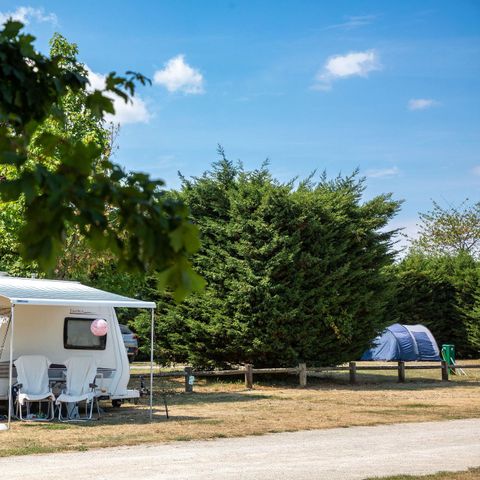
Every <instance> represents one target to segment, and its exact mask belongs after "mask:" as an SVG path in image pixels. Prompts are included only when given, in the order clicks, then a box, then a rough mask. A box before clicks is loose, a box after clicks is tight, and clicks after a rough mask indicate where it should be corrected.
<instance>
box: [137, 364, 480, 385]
mask: <svg viewBox="0 0 480 480" xmlns="http://www.w3.org/2000/svg"><path fill="white" fill-rule="evenodd" d="M453 368H455V369H465V368H477V369H480V365H455V366H454V367H453V366H452V365H450V366H449V365H448V364H447V362H444V361H442V362H438V363H435V362H432V364H430V365H417V364H415V365H411V364H408V363H406V362H401V361H400V362H398V363H397V364H396V365H357V363H356V362H350V363H349V364H348V366H339V367H310V368H307V365H306V364H305V363H300V364H299V365H298V367H294V368H253V365H250V364H247V365H245V366H244V368H239V369H235V370H193V368H192V367H185V368H184V369H183V370H178V371H173V372H160V373H154V374H153V376H154V377H155V378H168V377H169V378H175V377H177V378H178V377H184V379H185V392H187V393H191V392H193V384H194V378H195V377H222V376H234V375H242V376H244V378H245V388H248V389H251V388H253V375H254V374H257V375H258V374H268V375H276V374H282V375H297V376H298V383H299V385H300V387H306V386H307V379H308V377H319V376H321V375H322V374H323V373H325V372H348V373H349V380H350V384H352V385H355V384H356V383H357V372H361V371H382V370H395V371H396V372H397V375H398V381H399V382H400V383H403V382H405V379H406V371H407V370H438V371H439V373H441V380H442V381H444V382H448V381H449V376H450V371H451V370H452V369H453ZM130 376H131V377H132V378H140V377H145V376H146V375H144V374H138V373H137V374H132V375H130Z"/></svg>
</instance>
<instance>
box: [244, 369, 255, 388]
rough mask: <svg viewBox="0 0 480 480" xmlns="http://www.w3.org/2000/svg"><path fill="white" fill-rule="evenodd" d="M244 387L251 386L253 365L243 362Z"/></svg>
mask: <svg viewBox="0 0 480 480" xmlns="http://www.w3.org/2000/svg"><path fill="white" fill-rule="evenodd" d="M245 388H248V389H249V390H251V389H252V388H253V365H252V364H250V363H247V364H245Z"/></svg>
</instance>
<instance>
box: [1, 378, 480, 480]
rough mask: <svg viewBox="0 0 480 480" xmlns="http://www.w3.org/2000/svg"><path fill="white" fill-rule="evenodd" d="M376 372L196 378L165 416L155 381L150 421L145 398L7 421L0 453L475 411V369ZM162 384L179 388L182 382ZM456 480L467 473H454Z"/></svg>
mask: <svg viewBox="0 0 480 480" xmlns="http://www.w3.org/2000/svg"><path fill="white" fill-rule="evenodd" d="M383 373H385V372H381V374H379V375H373V376H372V375H366V376H363V374H361V376H360V378H361V379H362V381H363V383H360V384H359V385H357V386H355V387H350V386H348V385H347V384H346V383H345V381H344V380H343V379H340V378H339V376H338V375H332V376H330V377H328V378H326V379H310V378H309V387H308V388H307V389H300V388H298V387H297V386H296V381H297V379H296V378H295V377H291V379H284V380H282V381H281V380H280V379H279V378H278V377H277V379H270V380H269V381H268V382H267V381H266V380H265V379H264V380H265V381H264V382H263V383H262V382H261V380H262V378H256V379H255V382H256V384H255V389H254V390H252V391H247V390H245V389H244V386H243V384H242V383H241V382H240V381H236V382H233V383H227V382H224V383H221V382H217V381H214V380H211V381H209V382H206V381H205V380H199V381H198V382H197V383H196V385H195V393H194V394H190V395H187V394H183V393H175V394H172V395H170V396H169V397H168V403H169V407H170V414H171V418H170V420H167V419H166V418H165V414H164V411H163V406H162V403H161V396H160V395H159V392H160V390H159V388H160V385H159V383H157V384H156V391H155V393H156V395H155V401H154V405H155V408H154V412H155V414H154V421H153V422H152V423H150V422H149V421H148V408H147V406H146V403H147V402H146V401H145V400H142V402H141V404H140V405H137V406H135V405H130V404H125V405H123V406H122V407H121V408H120V409H112V408H106V410H105V414H104V415H103V417H102V419H101V420H100V421H95V422H91V423H89V424H58V423H51V424H31V423H30V424H25V423H20V422H15V423H13V424H12V429H11V431H9V432H2V433H1V434H0V437H1V438H2V442H1V443H0V456H7V455H19V454H29V453H46V452H56V451H63V450H86V449H90V448H99V447H108V446H119V445H136V444H141V443H158V442H171V441H181V440H193V439H211V438H218V437H232V436H244V435H261V434H265V433H270V432H284V431H296V430H309V429H317V428H333V427H351V426H355V425H378V424H388V423H396V422H422V421H432V420H447V419H458V418H471V417H479V416H480V388H479V386H480V385H479V380H480V372H471V371H469V377H468V378H467V379H465V377H458V378H455V379H454V381H452V382H450V383H449V384H445V383H442V382H439V381H438V380H433V378H438V377H439V372H436V371H435V372H431V371H426V372H418V371H415V372H408V373H407V379H408V378H413V376H414V377H415V378H416V380H415V381H407V383H405V384H402V385H400V384H397V383H396V382H395V377H394V374H395V372H393V373H389V372H387V373H388V376H386V375H384V374H383ZM425 375H426V376H425ZM258 381H260V382H259V383H257V382H258ZM272 381H275V382H276V383H275V384H272ZM372 382H375V383H372ZM133 386H136V385H133ZM169 386H174V387H175V390H177V392H179V391H180V390H181V386H182V384H181V382H177V383H175V382H173V383H171V384H170V385H169ZM106 407H108V405H106ZM477 473H478V472H477ZM399 478H402V477H399ZM426 478H428V477H426ZM438 478H442V477H438ZM449 478H456V477H449ZM464 478H465V480H466V479H470V478H474V477H458V479H459V480H460V479H462V480H463V479H464Z"/></svg>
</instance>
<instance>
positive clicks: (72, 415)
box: [56, 357, 100, 422]
mask: <svg viewBox="0 0 480 480" xmlns="http://www.w3.org/2000/svg"><path fill="white" fill-rule="evenodd" d="M65 366H66V367H67V371H66V387H65V389H64V390H63V391H62V393H61V394H60V395H59V396H58V398H57V401H56V404H57V405H58V419H59V420H60V421H61V422H71V421H86V420H91V419H92V415H93V404H94V403H96V404H97V411H98V416H99V417H100V407H99V405H98V398H97V394H96V390H95V389H96V387H97V385H95V377H96V376H97V365H96V363H95V360H94V359H93V358H91V357H71V358H69V359H68V360H67V361H66V362H65ZM81 402H85V415H84V416H81V415H80V412H79V403H81ZM63 406H65V410H66V414H65V415H64V413H63V408H62V407H63Z"/></svg>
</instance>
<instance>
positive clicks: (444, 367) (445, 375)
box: [442, 360, 448, 382]
mask: <svg viewBox="0 0 480 480" xmlns="http://www.w3.org/2000/svg"><path fill="white" fill-rule="evenodd" d="M442 382H448V363H447V362H446V361H445V360H442Z"/></svg>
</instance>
